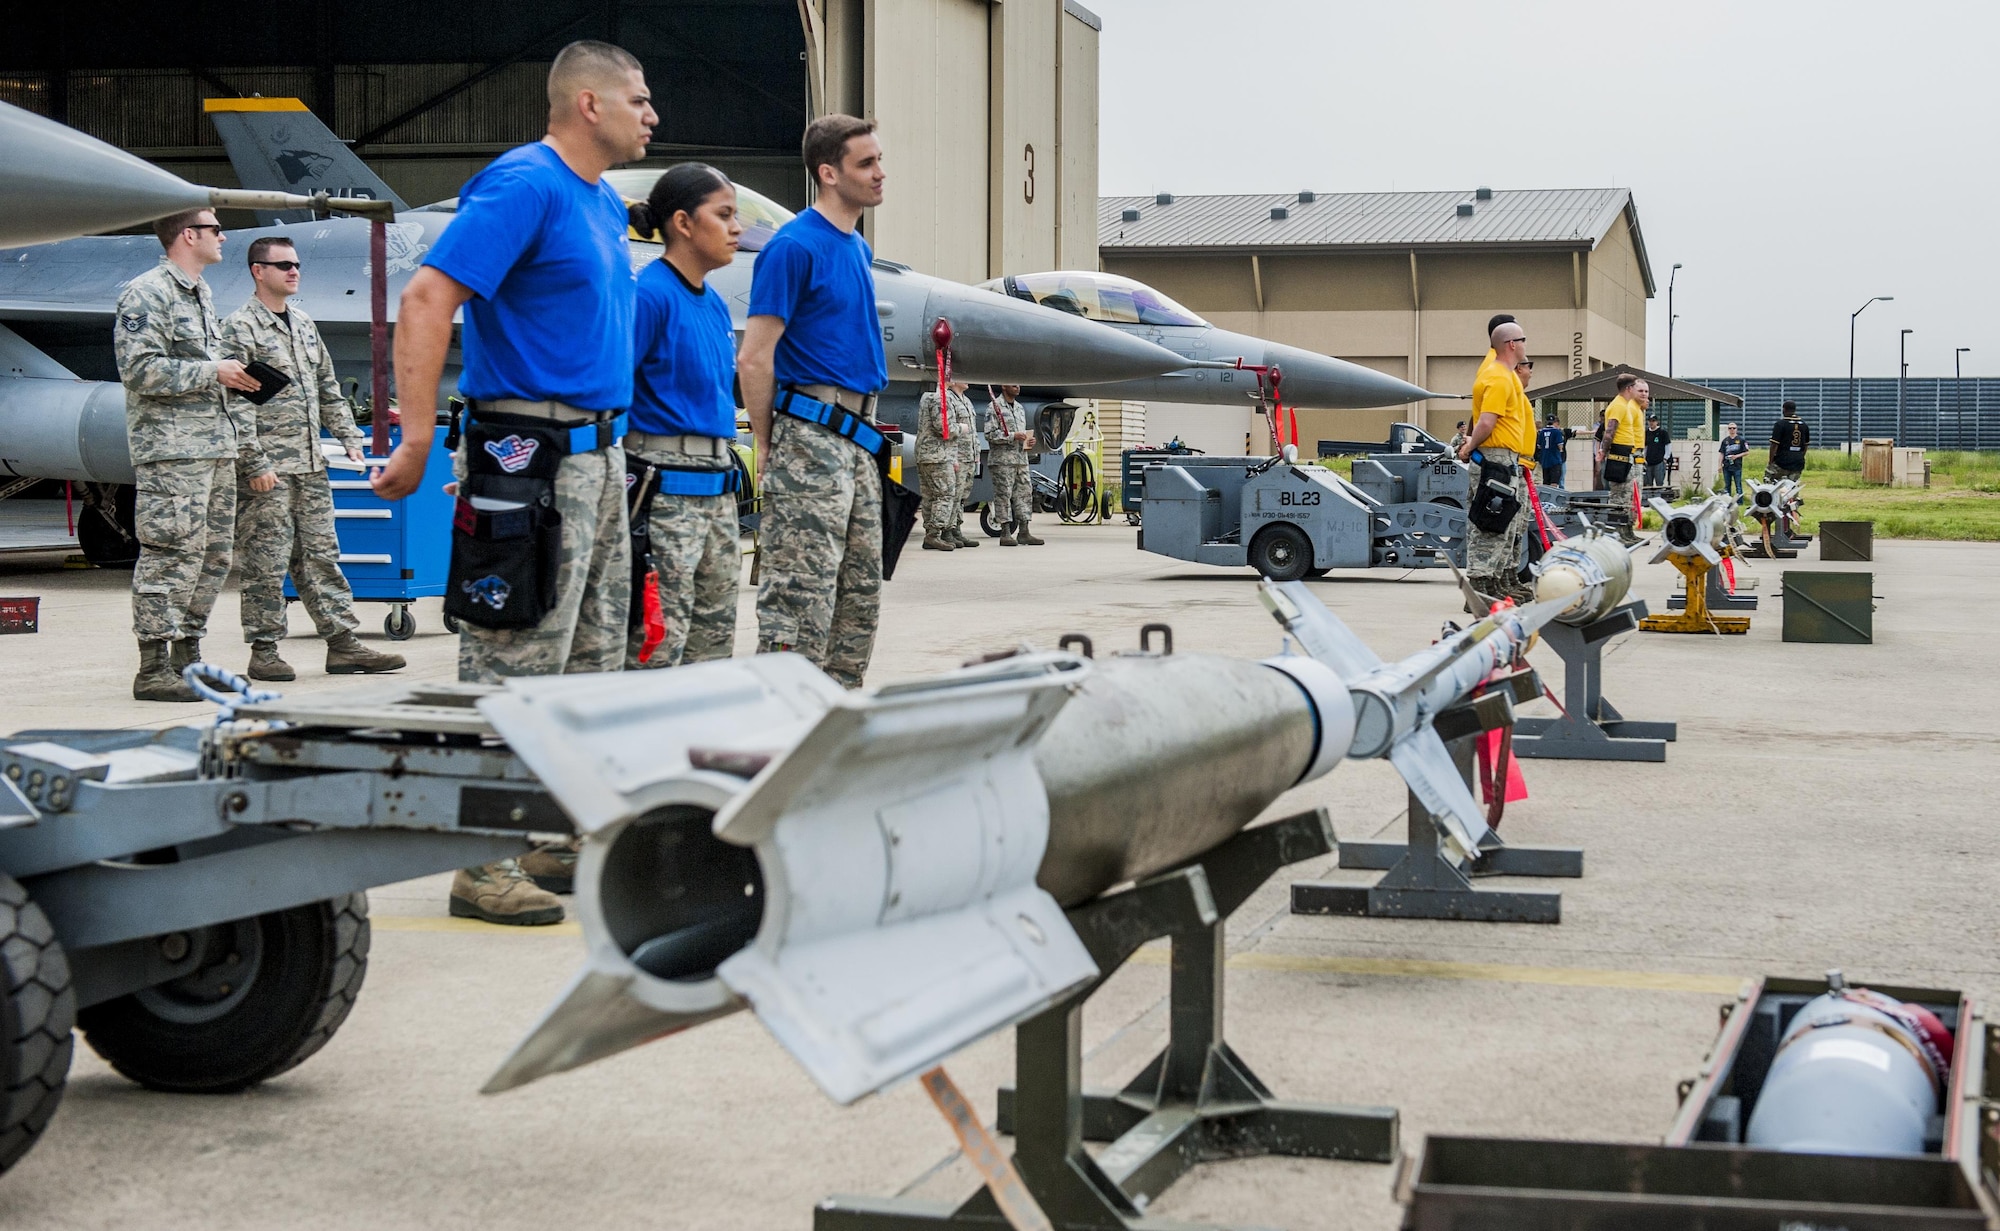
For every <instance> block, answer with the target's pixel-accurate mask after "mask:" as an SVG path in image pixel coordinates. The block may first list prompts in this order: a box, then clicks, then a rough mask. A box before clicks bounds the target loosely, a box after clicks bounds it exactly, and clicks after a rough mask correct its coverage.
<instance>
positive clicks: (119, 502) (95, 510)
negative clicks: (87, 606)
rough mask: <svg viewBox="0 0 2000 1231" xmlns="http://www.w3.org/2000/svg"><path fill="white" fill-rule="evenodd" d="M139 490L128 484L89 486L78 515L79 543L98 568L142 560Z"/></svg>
mask: <svg viewBox="0 0 2000 1231" xmlns="http://www.w3.org/2000/svg"><path fill="white" fill-rule="evenodd" d="M138 500H139V489H138V488H136V487H133V486H132V485H130V484H128V483H118V484H109V483H104V484H90V485H86V487H85V492H84V498H83V502H82V507H81V508H79V509H78V510H77V514H76V545H77V548H78V550H80V551H82V552H83V558H84V559H86V560H88V561H90V562H91V563H92V564H94V565H96V566H97V567H98V568H124V569H129V568H131V567H132V566H133V565H134V564H137V563H138V562H139V531H138V528H137V525H138V520H137V519H138Z"/></svg>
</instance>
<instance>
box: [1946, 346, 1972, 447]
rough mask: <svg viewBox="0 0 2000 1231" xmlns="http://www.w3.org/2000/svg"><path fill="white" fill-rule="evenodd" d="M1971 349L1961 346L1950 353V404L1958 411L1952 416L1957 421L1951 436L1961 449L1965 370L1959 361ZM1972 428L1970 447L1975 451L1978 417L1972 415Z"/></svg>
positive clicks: (1963, 435) (1963, 436) (1963, 439)
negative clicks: (1956, 439) (1955, 428)
mask: <svg viewBox="0 0 2000 1231" xmlns="http://www.w3.org/2000/svg"><path fill="white" fill-rule="evenodd" d="M1971 349H1972V348H1971V347H1970V346H1961V347H1959V348H1958V349H1957V350H1955V351H1953V352H1952V353H1951V398H1952V402H1953V403H1954V404H1955V405H1956V407H1957V411H1958V413H1957V414H1956V415H1955V416H1953V417H1954V418H1956V419H1957V420H1958V431H1956V432H1954V433H1953V435H1955V436H1957V437H1958V447H1959V448H1961V449H1963V448H1964V447H1965V370H1964V368H1963V367H1962V366H1961V364H1960V359H1961V357H1962V356H1964V355H1965V354H1966V353H1967V352H1968V351H1970V350H1971ZM1972 427H1973V445H1972V447H1973V448H1974V449H1977V448H1978V447H1979V443H1978V430H1979V416H1978V415H1974V416H1973V417H1972Z"/></svg>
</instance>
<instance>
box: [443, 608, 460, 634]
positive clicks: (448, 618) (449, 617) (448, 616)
mask: <svg viewBox="0 0 2000 1231" xmlns="http://www.w3.org/2000/svg"><path fill="white" fill-rule="evenodd" d="M458 629H459V623H458V617H457V616H455V615H453V614H452V613H451V612H449V611H447V612H445V613H444V631H446V632H448V633H451V634H453V635H456V634H457V633H458Z"/></svg>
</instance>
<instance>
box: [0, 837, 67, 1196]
mask: <svg viewBox="0 0 2000 1231" xmlns="http://www.w3.org/2000/svg"><path fill="white" fill-rule="evenodd" d="M75 1024H76V991H75V989H74V988H73V987H71V985H70V977H69V959H68V958H67V957H66V956H65V955H64V954H63V948H62V942H61V941H58V940H57V939H56V933H55V929H54V928H52V927H50V926H49V918H48V916H47V915H44V914H43V913H42V908H41V907H39V906H36V905H35V904H34V903H33V902H31V901H29V900H28V891H27V890H25V889H23V888H21V886H20V884H19V883H18V882H17V881H15V880H14V878H13V877H11V876H7V875H6V874H4V873H0V1173H4V1172H6V1170H7V1169H8V1168H9V1167H12V1166H13V1165H14V1164H15V1163H17V1162H19V1161H20V1160H21V1156H22V1155H24V1154H26V1153H27V1152H28V1150H29V1148H30V1147H31V1146H33V1145H34V1144H35V1140H36V1138H38V1137H40V1136H41V1135H42V1130H43V1129H45V1128H47V1127H48V1125H49V1120H50V1118H51V1117H53V1116H54V1115H55V1114H56V1107H57V1105H58V1104H60V1103H61V1102H62V1096H63V1084H64V1083H65V1082H66V1081H68V1079H69V1062H70V1056H71V1055H72V1054H73V1053H74V1052H75V1050H76V1041H75V1037H74V1036H73V1035H72V1034H71V1033H70V1032H71V1030H72V1029H73V1028H74V1026H75Z"/></svg>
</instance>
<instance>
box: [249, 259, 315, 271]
mask: <svg viewBox="0 0 2000 1231" xmlns="http://www.w3.org/2000/svg"><path fill="white" fill-rule="evenodd" d="M250 263H251V264H252V265H268V266H270V267H271V268H272V269H282V270H284V271H285V272H286V273H290V272H292V271H293V270H295V269H304V268H305V266H304V265H302V264H300V263H299V262H297V261H252V262H250Z"/></svg>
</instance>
